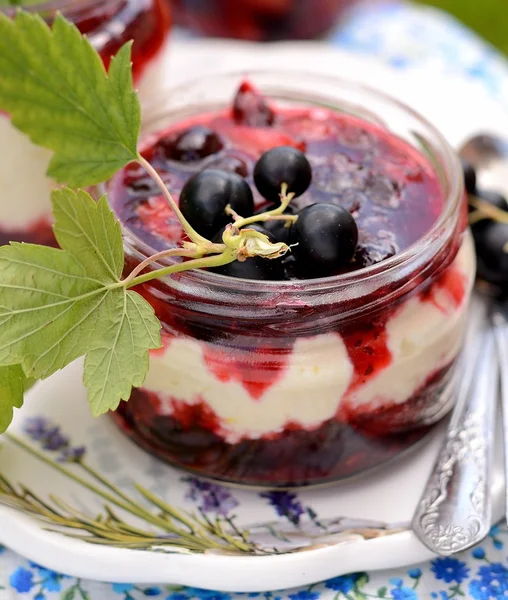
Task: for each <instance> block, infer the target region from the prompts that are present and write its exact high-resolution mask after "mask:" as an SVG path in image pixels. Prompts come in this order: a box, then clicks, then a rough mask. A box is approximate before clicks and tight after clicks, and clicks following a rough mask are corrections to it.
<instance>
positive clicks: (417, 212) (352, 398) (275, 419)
mask: <svg viewBox="0 0 508 600" xmlns="http://www.w3.org/2000/svg"><path fill="white" fill-rule="evenodd" d="M243 89H244V91H245V90H247V91H248V88H245V86H243ZM243 100H245V99H243ZM250 100H251V101H249V102H244V101H242V98H240V101H239V99H238V97H237V99H236V101H235V103H234V105H233V107H232V108H230V109H226V110H222V111H219V112H215V113H208V114H203V115H200V116H197V117H194V118H192V119H191V120H188V121H186V122H184V123H181V124H179V125H178V126H172V128H171V129H169V130H165V131H162V132H160V133H159V134H158V135H154V136H152V137H150V139H148V140H147V142H146V145H145V146H144V149H143V153H144V155H145V157H146V158H147V159H148V160H150V161H151V162H152V163H153V164H154V165H155V166H156V167H157V169H158V170H159V171H160V172H161V174H162V177H163V179H164V181H165V182H166V184H167V185H168V187H169V189H170V190H171V192H172V193H173V194H174V196H175V198H176V199H178V193H179V190H180V189H181V187H182V185H183V183H184V182H185V180H186V179H187V178H188V177H190V176H191V175H192V174H193V173H195V172H196V171H199V170H201V169H203V168H206V167H207V166H214V167H215V166H217V164H220V165H221V166H222V168H231V169H233V170H235V171H237V172H239V171H240V170H241V171H243V172H244V173H246V177H247V180H248V181H249V182H251V181H252V180H251V175H252V170H253V165H254V163H255V161H256V159H257V158H258V157H259V156H260V154H261V153H262V152H264V151H266V150H267V149H269V148H271V147H275V146H278V145H294V146H296V147H299V148H300V149H302V150H304V151H305V152H306V155H307V157H308V158H309V160H310V161H311V163H312V167H313V182H312V184H311V186H310V188H309V189H308V190H307V192H305V193H304V194H303V195H302V196H301V197H300V198H297V199H295V200H294V203H295V208H296V210H298V209H299V208H302V207H303V206H306V205H308V204H310V203H316V202H332V203H337V204H339V205H340V206H344V207H345V208H347V209H348V210H349V211H351V212H352V214H353V215H354V216H355V219H356V222H357V224H358V228H359V232H360V242H359V245H358V248H357V251H356V254H355V256H354V258H353V260H352V261H351V263H350V264H349V265H347V267H340V268H339V269H337V271H336V272H335V273H331V275H347V274H351V273H354V272H358V275H361V273H362V269H365V267H369V266H372V265H374V264H377V263H380V265H382V263H383V261H384V260H387V259H389V258H390V257H392V256H394V255H397V254H400V253H401V252H403V251H404V250H406V249H408V248H410V247H411V246H412V245H413V244H415V243H416V242H417V241H418V240H419V239H420V238H421V237H422V236H423V235H424V234H425V233H426V232H427V231H428V230H429V229H430V228H431V227H432V226H433V225H434V223H435V222H436V220H437V219H438V218H439V216H440V214H441V212H442V211H443V210H444V202H445V199H444V193H443V191H442V187H441V184H440V181H439V178H438V176H437V174H436V172H435V171H434V169H433V168H432V167H431V165H430V163H429V162H428V161H427V159H426V158H424V156H423V155H422V154H420V153H419V152H418V151H417V150H415V149H414V148H412V147H411V146H410V145H409V144H408V143H407V142H405V141H403V140H402V139H400V138H399V137H397V136H395V135H394V134H392V133H390V132H389V131H386V130H384V129H382V128H381V127H380V126H378V125H376V124H374V123H371V122H367V121H365V120H362V119H359V118H358V117H355V116H352V115H350V114H347V113H338V112H335V111H332V110H330V109H324V108H315V107H307V108H301V107H299V108H294V107H293V108H288V107H276V106H270V105H269V104H268V103H267V102H264V101H263V102H261V99H260V98H259V97H258V98H257V100H256V101H252V98H251V99H250ZM239 107H240V108H242V110H239ZM245 108H246V109H245ZM244 109H245V110H244ZM196 124H199V125H206V126H207V127H209V128H210V129H213V130H214V131H215V132H216V133H217V134H218V135H219V136H220V138H221V141H222V142H223V143H222V144H219V145H216V147H217V148H219V147H220V150H219V151H218V152H214V153H212V154H211V155H209V156H207V157H205V158H201V159H200V160H197V161H195V160H192V161H187V162H181V161H180V162H179V161H175V160H173V159H171V158H169V159H168V148H169V149H171V148H172V144H173V143H174V140H175V139H177V138H178V137H179V136H180V135H181V133H182V132H183V131H185V130H187V129H188V128H190V127H192V126H195V125H196ZM169 154H170V155H171V152H169ZM110 194H111V198H112V203H113V206H114V209H115V210H116V212H117V214H118V216H119V217H120V219H121V221H122V222H123V225H124V227H125V228H127V229H128V230H129V232H131V233H133V234H134V235H135V236H137V237H138V239H139V240H142V241H143V242H144V243H145V244H148V245H149V246H151V247H152V248H154V249H155V250H161V249H164V248H167V247H172V246H175V245H177V244H179V243H181V242H182V241H183V240H184V239H185V237H184V236H183V233H182V230H181V228H180V226H179V223H178V221H177V220H176V219H175V218H174V216H173V215H172V214H171V212H170V209H169V208H168V207H167V206H166V203H165V201H164V200H163V199H162V197H161V196H159V194H158V191H157V190H156V188H155V187H154V186H153V183H152V182H151V180H149V179H148V178H146V176H145V174H144V173H143V171H142V170H141V169H139V168H138V167H129V168H126V169H125V170H124V171H123V172H122V173H120V174H119V175H118V176H117V177H115V178H114V180H113V181H112V182H111V184H110ZM255 199H256V203H257V206H258V208H262V207H263V206H264V203H265V201H264V200H263V199H262V198H260V197H259V195H257V196H256V198H255ZM464 228H465V205H464V206H463V210H461V214H460V215H458V216H457V224H456V227H455V229H454V233H453V235H452V236H451V237H450V239H449V240H447V243H446V244H445V245H444V247H443V248H442V249H441V250H440V251H439V252H438V253H437V254H435V255H433V256H430V257H427V259H426V260H425V261H424V262H420V263H418V264H415V265H413V266H412V267H411V268H406V270H405V271H404V272H400V273H399V272H396V271H394V274H393V277H392V278H391V279H388V283H385V284H384V285H382V286H378V287H376V286H372V289H371V288H369V281H368V279H369V278H368V277H366V278H365V281H364V282H363V283H358V284H357V287H353V286H351V288H347V287H346V288H344V289H343V290H342V292H341V293H340V294H336V295H334V294H333V293H331V292H330V293H326V294H318V293H317V292H316V294H315V295H312V294H309V295H306V294H305V286H303V287H302V281H301V279H300V277H299V273H298V269H297V267H296V266H295V264H294V261H292V260H291V256H289V257H288V259H287V262H286V264H285V271H284V278H285V279H286V280H287V281H286V282H284V284H283V285H282V287H277V283H276V282H275V284H273V287H272V288H270V289H267V288H265V287H260V288H259V290H257V289H256V283H257V282H248V283H245V284H244V287H243V288H242V292H238V287H237V286H238V284H236V283H235V284H233V283H230V281H231V280H232V279H233V278H223V279H222V280H221V281H223V282H224V283H223V285H224V287H225V288H227V289H229V288H228V285H231V288H230V289H231V299H229V300H228V299H226V300H225V304H224V303H221V302H219V301H217V300H215V299H214V295H213V290H212V289H208V288H207V285H206V283H205V284H204V285H203V287H202V289H201V296H199V294H198V295H196V294H195V293H194V291H193V289H192V286H190V287H186V286H185V285H183V284H182V285H180V284H179V283H178V282H179V281H183V280H182V275H180V276H178V277H176V278H175V280H174V281H175V282H176V284H175V285H173V284H171V282H170V283H166V282H163V281H155V282H150V283H148V284H145V285H143V286H141V287H140V289H139V290H138V291H140V293H142V294H143V295H144V297H145V298H146V299H147V300H148V301H149V302H150V303H151V304H152V306H153V307H154V309H155V312H156V314H157V316H158V317H159V318H160V319H161V322H162V325H163V340H164V345H163V348H161V349H160V350H157V351H154V352H152V354H151V358H150V361H151V362H150V369H149V373H148V376H147V379H146V381H145V382H144V384H143V387H141V388H139V389H136V390H134V391H133V393H132V396H131V398H130V400H129V401H128V402H127V403H122V404H121V405H120V407H119V409H118V411H117V412H116V413H115V415H114V418H115V420H116V421H117V422H118V424H119V425H120V426H121V427H122V428H123V430H124V431H125V432H126V433H127V435H129V436H131V437H132V439H133V440H134V441H135V442H136V443H138V444H140V445H141V446H142V447H144V448H146V449H147V450H149V451H150V452H152V453H154V454H155V455H157V456H159V457H161V458H163V459H164V460H166V461H168V462H170V463H172V464H174V465H176V466H179V467H182V468H184V469H187V470H189V471H192V472H193V473H195V474H197V475H203V476H206V477H211V478H214V479H217V480H220V481H223V482H232V483H236V484H247V485H255V486H267V487H291V486H306V485H313V484H319V483H323V482H328V481H334V480H338V479H342V478H346V477H349V476H352V475H356V474H358V473H360V472H362V471H365V470H368V469H370V468H373V467H375V466H378V465H380V464H382V463H384V462H385V461H386V460H388V459H389V458H392V457H394V456H397V455H399V454H400V453H402V452H403V451H405V450H406V449H408V448H410V447H411V446H412V445H414V443H415V442H416V441H418V440H420V439H422V437H423V436H424V435H425V434H426V433H427V432H428V431H429V429H430V428H431V427H432V426H433V425H434V424H435V423H437V422H438V421H439V420H440V419H441V418H442V417H443V416H444V415H445V414H446V413H447V412H448V410H449V409H450V407H451V405H452V399H453V394H452V390H453V385H454V376H455V371H454V364H455V359H456V356H457V353H458V351H459V348H460V344H461V341H462V334H463V330H464V326H465V320H466V311H467V306H468V300H469V296H470V291H471V286H472V282H473V278H474V253H473V250H472V244H471V240H470V238H469V235H467V234H464ZM137 262H138V259H137V258H136V257H135V256H134V255H129V253H128V254H127V265H126V270H127V271H129V270H131V269H132V268H133V267H134V266H135V265H136V264H137ZM330 279H331V280H333V278H330ZM305 283H308V284H309V285H311V284H312V280H309V281H308V282H307V281H306V282H305ZM292 284H295V287H293V285H292ZM197 285H199V284H197ZM242 285H243V284H242ZM300 292H302V293H300ZM239 294H241V295H239ZM250 304H252V306H251V305H250Z"/></svg>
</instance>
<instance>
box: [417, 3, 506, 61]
mask: <svg viewBox="0 0 508 600" xmlns="http://www.w3.org/2000/svg"><path fill="white" fill-rule="evenodd" d="M420 2H421V3H423V4H431V5H432V6H436V7H438V8H441V9H444V10H447V11H449V12H450V13H452V14H453V15H455V16H456V17H458V18H459V19H460V20H461V21H463V22H464V23H465V24H466V25H468V26H469V27H471V29H475V30H476V31H477V32H478V33H479V34H480V35H481V36H482V37H484V38H485V39H486V40H488V41H489V42H491V43H492V44H494V45H495V46H497V48H499V49H500V50H502V51H503V52H504V53H505V54H508V0H420Z"/></svg>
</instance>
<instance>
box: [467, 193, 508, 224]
mask: <svg viewBox="0 0 508 600" xmlns="http://www.w3.org/2000/svg"><path fill="white" fill-rule="evenodd" d="M469 204H470V205H471V206H473V207H474V208H475V209H476V210H477V211H479V214H478V215H477V216H476V217H475V218H474V219H473V222H475V221H479V220H480V219H485V218H489V219H493V220H494V221H498V222H499V223H508V214H507V213H506V211H505V210H502V209H500V208H498V207H497V206H494V205H493V204H489V203H488V202H486V201H485V200H482V199H481V198H479V197H478V196H473V195H470V196H469Z"/></svg>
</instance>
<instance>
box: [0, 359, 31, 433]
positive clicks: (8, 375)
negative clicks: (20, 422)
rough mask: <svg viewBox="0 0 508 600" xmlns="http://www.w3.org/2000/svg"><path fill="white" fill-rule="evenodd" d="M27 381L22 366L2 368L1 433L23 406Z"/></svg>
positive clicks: (0, 375)
mask: <svg viewBox="0 0 508 600" xmlns="http://www.w3.org/2000/svg"><path fill="white" fill-rule="evenodd" d="M25 381H26V377H25V374H24V373H23V369H22V368H21V366H20V365H9V366H5V367H0V433H3V432H4V431H5V430H6V429H7V427H9V425H10V424H11V421H12V417H13V416H14V409H15V408H21V407H22V406H23V392H24V391H25Z"/></svg>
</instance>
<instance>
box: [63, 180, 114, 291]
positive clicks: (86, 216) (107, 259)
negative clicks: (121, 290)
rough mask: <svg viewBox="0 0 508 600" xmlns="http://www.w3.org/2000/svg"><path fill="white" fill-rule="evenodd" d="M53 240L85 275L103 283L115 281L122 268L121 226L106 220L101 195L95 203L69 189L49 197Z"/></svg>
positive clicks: (109, 219)
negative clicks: (79, 264)
mask: <svg viewBox="0 0 508 600" xmlns="http://www.w3.org/2000/svg"><path fill="white" fill-rule="evenodd" d="M52 202H53V215H54V217H55V226H54V228H53V229H54V232H55V237H56V239H57V241H58V243H59V244H60V246H61V247H62V248H65V249H67V250H68V251H69V252H71V253H72V254H74V256H76V258H77V259H78V260H79V262H80V263H81V264H82V265H83V266H84V267H85V269H86V272H87V274H88V275H90V276H93V277H94V278H96V279H100V280H101V281H102V282H104V283H110V282H115V281H118V280H119V278H120V275H121V274H122V269H123V260H124V254H123V246H122V232H121V230H120V223H119V222H118V221H117V220H116V219H111V218H109V213H110V209H109V207H108V203H107V199H106V197H105V196H103V197H102V198H101V199H100V200H99V202H98V203H97V204H95V202H90V196H89V195H88V194H87V193H86V192H84V191H82V190H79V191H78V192H77V193H75V192H73V191H72V190H70V189H69V188H63V189H61V190H55V191H54V192H53V194H52Z"/></svg>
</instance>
